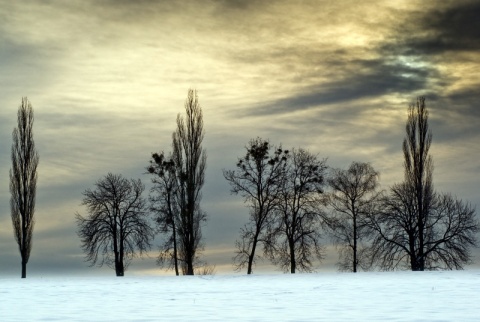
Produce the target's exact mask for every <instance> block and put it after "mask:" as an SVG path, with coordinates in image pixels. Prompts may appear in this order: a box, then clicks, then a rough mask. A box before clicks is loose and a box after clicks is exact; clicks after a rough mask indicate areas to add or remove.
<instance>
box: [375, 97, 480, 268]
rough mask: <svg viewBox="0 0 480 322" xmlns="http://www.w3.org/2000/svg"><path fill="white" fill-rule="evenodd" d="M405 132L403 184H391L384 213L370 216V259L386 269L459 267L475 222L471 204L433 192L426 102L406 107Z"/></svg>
mask: <svg viewBox="0 0 480 322" xmlns="http://www.w3.org/2000/svg"><path fill="white" fill-rule="evenodd" d="M406 132H407V135H406V138H405V140H404V141H403V154H404V158H405V161H404V170H405V179H404V182H402V183H400V184H395V185H393V187H392V188H391V191H390V194H389V195H388V196H387V197H385V198H384V199H383V202H382V207H381V208H382V210H381V211H379V212H378V213H377V214H374V215H371V216H369V226H370V228H371V229H373V231H374V232H375V239H374V240H373V242H372V245H371V258H372V260H374V261H376V262H377V263H379V265H380V266H381V267H382V268H384V269H396V268H397V267H402V266H403V267H408V268H409V269H411V270H412V271H423V270H425V269H461V268H462V267H463V265H465V264H467V263H470V262H471V252H470V249H471V247H475V246H476V245H477V241H476V234H477V233H478V231H479V224H478V221H477V220H476V218H475V210H474V208H472V207H471V206H470V204H468V203H464V202H463V201H462V200H460V199H457V198H454V197H452V196H450V195H449V194H439V193H436V192H434V190H433V183H432V172H433V161H432V157H431V156H430V155H429V149H430V144H431V141H432V134H431V132H430V130H429V128H428V111H427V108H426V106H425V98H423V97H420V98H418V99H417V102H416V104H414V105H411V106H410V107H409V109H408V119H407V125H406Z"/></svg>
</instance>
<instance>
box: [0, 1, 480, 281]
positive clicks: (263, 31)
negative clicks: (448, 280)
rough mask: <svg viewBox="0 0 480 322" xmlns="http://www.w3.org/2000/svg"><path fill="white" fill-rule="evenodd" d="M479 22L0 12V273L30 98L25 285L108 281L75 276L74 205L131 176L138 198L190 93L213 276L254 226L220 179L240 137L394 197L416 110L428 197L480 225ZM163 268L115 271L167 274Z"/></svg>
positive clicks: (148, 261) (331, 13)
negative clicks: (33, 189) (72, 279)
mask: <svg viewBox="0 0 480 322" xmlns="http://www.w3.org/2000/svg"><path fill="white" fill-rule="evenodd" d="M479 15H480V3H479V2H478V1H467V0H465V1H458V0H456V1H442V2H439V1H433V0H431V1H421V2H419V1H413V0H412V1H408V0H404V1H402V0H398V1H373V0H372V1H370V0H365V1H361V2H359V1H287V0H285V1H261V0H246V1H241V0H233V1H227V0H210V1H175V2H174V1H150V0H139V1H127V0H123V1H121V0H115V1H114V0H103V1H102V0H97V1H93V0H92V1H88V0H84V1H75V0H72V1H68V2H67V1H60V0H57V1H55V0H52V1H47V0H46V1H33V0H31V1H29V0H26V1H9V0H0V274H7V275H9V274H10V275H15V274H18V275H20V254H19V252H18V247H17V245H16V243H15V240H14V237H13V230H12V225H11V218H10V207H9V199H10V192H9V188H8V185H9V179H8V173H9V169H10V167H11V160H10V149H11V144H12V130H13V128H14V127H16V125H17V124H16V114H17V110H18V106H19V105H20V103H21V98H22V97H24V96H27V97H28V99H29V100H30V102H31V104H32V106H33V108H34V113H35V123H34V139H35V143H36V146H37V149H38V152H39V155H40V163H39V167H38V185H37V204H36V226H35V230H34V235H33V249H32V253H31V256H30V261H29V264H28V267H27V276H28V274H34V275H35V274H37V275H42V274H44V275H48V274H82V275H92V274H113V271H112V270H111V269H109V268H103V269H100V268H89V267H88V263H85V262H84V257H83V254H82V252H81V249H80V240H79V238H78V237H77V235H76V229H77V228H76V223H75V217H74V215H75V213H76V212H78V213H80V214H82V215H86V212H85V209H84V208H83V206H82V205H81V200H82V192H83V191H84V190H85V189H90V188H93V186H94V183H95V182H96V181H97V180H98V179H100V178H101V177H103V176H105V175H106V174H107V173H109V172H112V173H118V174H122V175H123V176H125V177H127V178H140V179H141V180H142V181H143V182H144V184H145V185H146V189H147V191H146V193H145V195H144V196H145V197H147V195H148V189H149V188H150V186H151V185H150V177H149V175H147V174H145V167H146V166H147V165H148V161H149V159H150V156H151V153H152V152H158V151H162V150H164V151H169V150H170V145H171V133H172V132H173V131H174V130H175V126H176V123H175V120H176V117H177V114H178V113H181V114H183V113H184V101H185V99H186V97H187V91H188V89H189V88H194V89H197V91H198V96H199V101H200V104H201V106H202V109H203V114H204V128H205V132H206V134H205V140H204V148H205V149H206V150H207V154H208V159H207V171H206V182H205V186H204V188H203V200H202V204H201V206H202V208H203V209H204V210H205V211H206V212H207V214H208V222H207V223H206V225H205V226H204V228H203V235H204V237H205V250H204V252H203V255H202V259H203V260H205V261H207V262H208V263H209V264H211V265H215V266H216V271H217V273H232V272H233V266H232V261H231V259H232V257H233V256H234V245H235V240H236V239H237V238H238V235H239V233H238V231H239V229H240V228H241V227H242V226H243V225H244V224H245V223H247V221H248V209H247V208H246V207H245V205H244V204H243V201H242V199H241V197H239V196H233V195H231V194H230V187H229V185H228V182H227V181H226V180H225V179H224V178H223V176H222V169H227V170H228V169H234V167H235V164H236V161H237V158H238V157H241V156H243V155H245V145H246V144H247V143H248V141H249V140H250V139H252V138H255V137H262V138H265V139H269V140H270V142H271V143H272V144H274V145H279V144H282V146H283V147H285V148H292V147H295V148H305V149H308V150H309V151H310V152H312V153H314V154H318V156H319V158H328V161H327V164H328V165H329V166H330V167H333V168H346V167H348V165H349V164H350V163H351V162H352V161H360V162H370V163H371V164H372V166H373V167H374V168H375V169H376V170H378V171H379V172H380V183H381V186H382V188H383V189H388V187H389V186H391V185H392V184H394V183H396V182H400V181H401V180H402V178H403V168H402V164H403V158H402V151H401V144H402V141H403V138H404V135H405V122H406V116H407V108H408V106H409V104H411V103H412V102H413V101H414V100H415V99H416V98H417V97H418V96H425V97H426V103H427V108H428V109H429V111H430V126H431V130H432V134H433V143H432V148H431V155H432V156H433V160H434V166H435V170H434V177H433V180H434V185H435V188H436V189H437V190H438V191H441V192H449V193H452V194H453V195H456V196H458V197H459V198H461V199H463V200H465V201H468V202H470V203H471V205H472V206H474V207H476V208H477V211H478V209H479V206H480V195H479V191H480V159H479V155H480V154H479V152H480V151H479V150H480V149H479V145H478V142H480V129H479V125H480V108H479V107H478V102H479V101H480V86H479V85H480V78H479V77H478V75H479V72H480V54H479V53H480V51H479V50H480V41H479V39H480V21H479V20H478V16H479ZM325 244H326V246H327V249H328V254H327V257H326V258H325V260H324V261H323V263H321V264H319V266H318V268H317V269H318V271H328V270H330V271H333V270H335V269H336V268H335V266H334V264H335V262H336V261H337V253H336V251H335V249H334V248H333V247H332V246H331V245H330V244H329V241H328V240H326V241H325ZM156 254H157V246H155V247H154V248H152V250H151V252H150V253H149V257H146V258H145V259H143V260H135V261H134V262H133V263H132V264H131V266H130V267H129V270H128V271H127V273H126V274H164V273H165V272H163V271H162V270H161V269H160V268H159V267H157V266H156V265H155V257H156ZM474 259H475V260H476V261H477V262H480V252H479V251H478V250H477V251H476V252H475V258H474ZM274 270H275V267H272V266H270V265H269V264H268V262H265V263H260V265H259V267H258V269H257V271H274ZM254 272H255V270H254ZM168 274H172V272H168Z"/></svg>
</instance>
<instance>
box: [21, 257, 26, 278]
mask: <svg viewBox="0 0 480 322" xmlns="http://www.w3.org/2000/svg"><path fill="white" fill-rule="evenodd" d="M26 277H27V262H25V261H24V260H22V278H26Z"/></svg>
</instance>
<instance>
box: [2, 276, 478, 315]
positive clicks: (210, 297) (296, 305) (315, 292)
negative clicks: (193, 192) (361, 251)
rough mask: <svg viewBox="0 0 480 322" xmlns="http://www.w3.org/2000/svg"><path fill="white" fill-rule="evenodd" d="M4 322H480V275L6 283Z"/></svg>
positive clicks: (75, 279)
mask: <svg viewBox="0 0 480 322" xmlns="http://www.w3.org/2000/svg"><path fill="white" fill-rule="evenodd" d="M0 321H350V322H352V321H389V322H391V321H480V272H479V271H454V272H382V273H358V274H352V273H348V274H347V273H343V274H342V273H321V274H320V273H319V274H297V275H281V274H278V275H252V276H245V275H230V276H222V275H219V276H181V277H174V276H172V277H166V276H158V277H151V276H149V277H136V276H125V277H123V278H117V277H114V276H112V277H92V278H82V277H71V278H69V277H56V278H39V277H32V278H27V279H24V280H22V279H20V278H15V279H13V278H0Z"/></svg>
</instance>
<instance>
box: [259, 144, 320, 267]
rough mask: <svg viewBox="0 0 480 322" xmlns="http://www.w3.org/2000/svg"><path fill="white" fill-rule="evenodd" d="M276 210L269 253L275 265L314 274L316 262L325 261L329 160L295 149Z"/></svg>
mask: <svg viewBox="0 0 480 322" xmlns="http://www.w3.org/2000/svg"><path fill="white" fill-rule="evenodd" d="M287 164H288V165H287V167H286V169H285V171H284V172H283V178H282V180H281V186H280V200H279V202H278V204H277V205H276V207H275V218H274V221H275V225H274V228H273V241H272V242H271V243H270V244H268V245H267V251H268V253H269V255H270V259H271V261H272V262H273V264H275V265H278V266H279V267H280V268H281V269H282V270H284V271H285V272H287V271H290V273H292V274H294V273H295V272H296V271H297V269H298V270H300V271H305V272H311V271H312V267H313V261H312V260H313V259H314V258H317V259H318V260H322V259H323V247H322V246H321V243H320V241H321V234H320V231H321V223H322V218H323V212H322V210H321V207H322V206H323V204H324V201H323V200H322V199H323V198H321V195H322V194H323V192H324V186H325V172H326V169H327V166H326V160H325V159H323V160H318V158H317V156H316V155H313V154H311V153H310V152H308V151H306V150H303V149H299V150H295V149H292V153H291V155H290V157H289V158H288V159H287Z"/></svg>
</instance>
